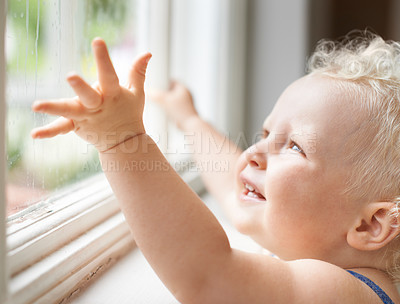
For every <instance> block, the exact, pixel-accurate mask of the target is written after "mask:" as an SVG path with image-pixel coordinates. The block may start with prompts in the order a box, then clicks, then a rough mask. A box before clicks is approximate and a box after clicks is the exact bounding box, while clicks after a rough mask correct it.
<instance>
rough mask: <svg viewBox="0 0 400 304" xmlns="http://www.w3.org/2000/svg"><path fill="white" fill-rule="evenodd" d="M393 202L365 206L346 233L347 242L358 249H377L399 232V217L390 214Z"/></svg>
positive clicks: (393, 206) (393, 205)
mask: <svg viewBox="0 0 400 304" xmlns="http://www.w3.org/2000/svg"><path fill="white" fill-rule="evenodd" d="M392 208H396V206H395V204H394V203H388V202H374V203H370V204H368V205H366V206H365V208H364V209H363V212H362V214H360V216H359V218H358V219H357V221H356V222H355V223H354V225H353V227H351V229H350V230H349V231H348V233H347V242H348V244H349V245H350V246H352V247H353V248H355V249H358V250H378V249H380V248H383V247H384V246H385V245H387V244H388V243H389V242H390V241H392V240H393V239H394V238H395V237H396V236H397V235H398V234H399V232H400V227H399V226H400V220H399V217H397V216H393V215H391V212H390V211H391V210H392Z"/></svg>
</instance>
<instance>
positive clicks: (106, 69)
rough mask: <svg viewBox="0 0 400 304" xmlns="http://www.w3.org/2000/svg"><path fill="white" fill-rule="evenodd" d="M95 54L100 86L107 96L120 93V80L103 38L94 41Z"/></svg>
mask: <svg viewBox="0 0 400 304" xmlns="http://www.w3.org/2000/svg"><path fill="white" fill-rule="evenodd" d="M92 49H93V54H94V57H95V60H96V66H97V76H98V79H99V84H100V88H101V90H102V93H103V94H104V95H105V96H115V95H117V94H118V93H119V90H120V87H119V80H118V76H117V74H116V73H115V70H114V66H113V64H112V62H111V59H110V56H109V54H108V50H107V46H106V43H105V42H104V40H103V39H101V38H96V39H94V40H93V42H92Z"/></svg>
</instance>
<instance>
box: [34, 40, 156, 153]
mask: <svg viewBox="0 0 400 304" xmlns="http://www.w3.org/2000/svg"><path fill="white" fill-rule="evenodd" d="M92 49H93V53H94V57H95V61H96V66H97V74H98V82H96V83H95V84H94V85H93V86H90V85H89V84H88V83H87V82H86V81H85V80H83V79H82V78H81V77H80V76H78V75H76V74H72V75H70V76H68V77H67V81H68V83H69V84H70V86H71V87H72V89H73V90H74V92H75V93H76V94H77V96H76V97H74V98H67V99H59V100H39V101H36V102H34V104H33V106H32V109H33V111H35V112H41V113H47V114H51V115H58V116H61V117H60V118H58V119H56V120H55V121H54V122H52V123H50V124H48V125H45V126H43V127H39V128H36V129H34V130H33V131H32V133H31V135H32V137H33V138H49V137H54V136H56V135H59V134H66V133H68V132H70V131H75V133H76V134H77V135H79V136H80V137H81V138H83V139H84V140H86V141H87V142H89V143H91V144H93V145H94V146H95V147H96V148H97V150H98V151H99V152H104V151H106V150H109V149H111V148H112V147H114V146H116V145H118V144H120V143H122V142H124V141H126V140H127V139H129V138H132V137H134V136H137V135H140V134H143V133H145V130H144V126H143V119H142V116H143V109H144V99H145V98H144V97H145V94H144V81H145V74H146V69H147V64H148V61H149V60H150V58H151V54H150V53H146V54H143V55H141V56H139V57H138V58H137V59H136V60H135V62H134V63H133V65H132V67H131V70H130V72H129V77H128V83H127V85H126V86H121V85H120V84H119V80H118V76H117V74H116V73H115V70H114V66H113V64H112V62H111V59H110V56H109V54H108V51H107V46H106V44H105V42H104V41H103V40H102V39H100V38H96V39H94V40H93V42H92Z"/></svg>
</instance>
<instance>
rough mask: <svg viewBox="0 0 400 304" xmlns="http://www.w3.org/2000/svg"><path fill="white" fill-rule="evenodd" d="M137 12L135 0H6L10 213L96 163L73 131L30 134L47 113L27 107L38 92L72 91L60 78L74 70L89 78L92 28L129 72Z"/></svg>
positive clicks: (87, 173)
mask: <svg viewBox="0 0 400 304" xmlns="http://www.w3.org/2000/svg"><path fill="white" fill-rule="evenodd" d="M137 19H138V18H137V3H136V1H134V0H124V1H117V2H115V1H111V0H90V1H58V0H28V1H21V0H20V1H9V2H8V11H7V30H6V58H7V91H6V94H7V95H6V96H7V125H6V126H7V133H6V134H7V135H6V136H7V137H6V138H7V144H6V147H7V168H8V172H7V201H8V205H7V207H8V208H7V213H8V215H11V214H14V213H17V212H19V211H21V210H23V209H25V208H26V207H28V206H29V205H31V204H33V203H35V202H37V201H40V200H41V199H43V198H45V197H49V195H51V194H52V193H53V192H54V191H57V190H59V189H62V188H63V187H65V186H66V185H69V184H73V183H75V182H76V181H79V180H82V179H84V178H86V177H88V176H90V175H93V174H95V173H97V172H99V171H100V165H99V162H98V159H97V153H96V152H95V151H94V149H93V148H92V147H91V146H89V145H87V144H86V143H84V142H83V141H82V140H81V139H79V138H77V137H76V136H74V135H73V134H68V135H66V136H59V137H57V138H55V139H53V140H42V141H33V140H32V139H31V138H30V135H29V133H30V130H31V129H32V128H33V127H34V126H38V125H42V124H45V123H47V122H49V118H48V117H47V116H44V115H41V114H36V113H33V112H32V111H31V109H30V107H31V104H32V102H33V101H34V100H36V99H49V98H50V99H51V98H60V97H67V96H74V94H73V92H72V90H71V89H70V88H69V87H68V85H67V84H66V81H65V76H66V74H67V72H69V71H71V70H74V71H76V72H78V73H79V74H81V75H83V76H84V77H85V78H86V79H87V80H88V81H89V82H93V80H94V79H95V77H96V75H95V67H94V60H93V58H92V54H91V49H90V43H91V40H92V39H93V38H94V37H96V36H97V35H101V36H102V37H103V38H104V39H105V40H106V42H107V43H108V45H109V48H110V53H111V56H112V58H113V60H114V64H115V67H116V70H117V71H118V73H119V75H121V76H123V75H127V71H126V68H127V67H128V68H129V66H130V63H131V61H132V57H133V54H135V53H136V52H137V48H138V38H137V36H138V35H137V34H136V32H137V27H138V22H137ZM121 81H124V79H123V78H122V79H121ZM53 119H54V118H53Z"/></svg>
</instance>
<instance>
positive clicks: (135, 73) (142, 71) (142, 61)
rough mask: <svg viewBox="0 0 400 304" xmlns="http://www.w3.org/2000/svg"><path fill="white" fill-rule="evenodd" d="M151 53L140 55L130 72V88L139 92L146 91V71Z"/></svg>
mask: <svg viewBox="0 0 400 304" xmlns="http://www.w3.org/2000/svg"><path fill="white" fill-rule="evenodd" d="M151 56H152V55H151V53H145V54H143V55H140V56H139V57H138V58H137V59H136V60H135V62H134V63H133V64H132V67H131V69H130V71H129V77H128V88H129V89H135V90H138V91H139V92H143V91H144V81H145V78H146V69H147V65H148V63H149V60H150V58H151Z"/></svg>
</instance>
